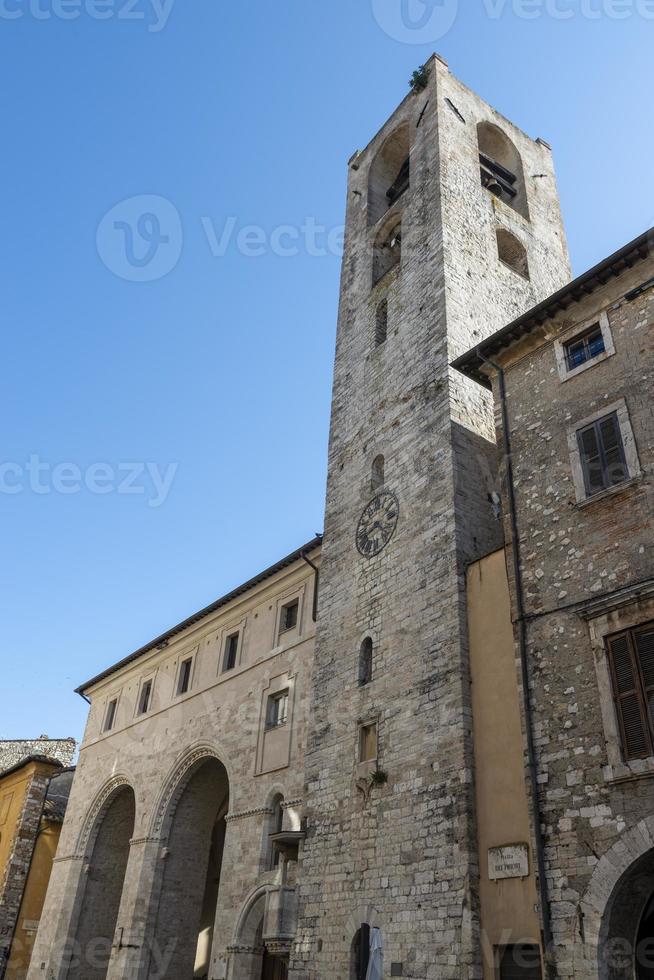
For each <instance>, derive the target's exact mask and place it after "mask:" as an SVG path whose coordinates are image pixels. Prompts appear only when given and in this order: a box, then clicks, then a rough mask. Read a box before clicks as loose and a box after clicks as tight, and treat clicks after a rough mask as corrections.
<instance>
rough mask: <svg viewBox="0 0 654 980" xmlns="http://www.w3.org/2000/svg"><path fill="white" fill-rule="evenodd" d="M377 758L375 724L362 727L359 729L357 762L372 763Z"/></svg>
mask: <svg viewBox="0 0 654 980" xmlns="http://www.w3.org/2000/svg"><path fill="white" fill-rule="evenodd" d="M376 758H377V723H376V722H373V723H372V724H370V725H362V726H361V728H360V729H359V762H372V761H373V760H374V759H376Z"/></svg>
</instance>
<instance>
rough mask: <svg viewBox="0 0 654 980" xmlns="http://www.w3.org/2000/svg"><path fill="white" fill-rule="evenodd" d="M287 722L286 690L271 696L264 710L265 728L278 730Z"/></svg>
mask: <svg viewBox="0 0 654 980" xmlns="http://www.w3.org/2000/svg"><path fill="white" fill-rule="evenodd" d="M287 721H288V690H286V691H280V692H279V693H278V694H272V695H271V696H270V697H269V698H268V705H267V708H266V728H279V727H280V726H281V725H285V724H286V722H287Z"/></svg>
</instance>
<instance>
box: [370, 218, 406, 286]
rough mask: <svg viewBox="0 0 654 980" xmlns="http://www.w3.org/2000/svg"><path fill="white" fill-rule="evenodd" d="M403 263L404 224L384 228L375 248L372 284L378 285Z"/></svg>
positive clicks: (399, 223)
mask: <svg viewBox="0 0 654 980" xmlns="http://www.w3.org/2000/svg"><path fill="white" fill-rule="evenodd" d="M401 261H402V223H401V222H397V223H396V224H394V225H393V226H392V227H391V229H390V231H389V230H388V225H386V226H385V228H382V230H381V231H380V233H379V235H378V236H377V240H376V241H375V244H374V248H373V259H372V284H373V286H374V285H376V284H377V283H378V282H379V281H380V280H381V279H383V278H384V276H385V275H386V274H387V273H388V272H390V271H391V269H394V268H395V266H396V265H399V264H400V262H401Z"/></svg>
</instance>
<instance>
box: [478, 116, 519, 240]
mask: <svg viewBox="0 0 654 980" xmlns="http://www.w3.org/2000/svg"><path fill="white" fill-rule="evenodd" d="M477 142H478V144H479V162H480V165H481V182H482V186H483V187H486V188H487V189H488V190H490V191H491V192H492V193H493V194H494V195H495V196H496V197H497V198H499V199H500V200H501V201H503V203H504V204H506V205H508V207H510V208H513V210H514V211H517V212H518V213H519V214H521V215H522V216H523V218H526V219H527V220H529V203H528V200H527V187H526V184H525V173H524V167H523V163H522V157H521V155H520V151H519V150H518V148H517V146H516V145H515V143H514V142H513V140H511V139H510V138H509V137H508V136H507V134H506V133H505V132H504V130H503V129H500V127H499V126H496V125H495V124H494V123H490V122H481V123H479V125H478V126H477Z"/></svg>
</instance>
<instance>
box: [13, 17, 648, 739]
mask: <svg viewBox="0 0 654 980" xmlns="http://www.w3.org/2000/svg"><path fill="white" fill-rule="evenodd" d="M403 2H405V3H407V4H408V7H407V10H408V12H409V16H410V17H413V18H414V20H413V21H406V18H405V21H404V22H402V21H401V20H400V19H399V8H400V3H401V0H330V2H329V3H324V2H323V3H318V2H316V0H301V2H300V0H276V2H275V3H271V2H264V0H239V2H238V3H227V2H220V0H165V2H164V0H160V2H159V3H155V0H129V4H128V2H127V0H0V50H1V57H0V73H1V76H2V78H1V84H0V99H1V101H2V114H1V118H2V130H3V132H2V153H1V154H0V186H1V187H2V218H1V220H0V251H1V259H2V268H3V270H4V277H3V280H4V285H3V297H2V300H3V301H2V319H3V321H4V323H3V357H2V366H3V371H2V388H1V398H2V450H1V454H0V455H1V456H2V459H1V460H0V463H1V464H2V470H1V473H2V479H1V480H0V482H1V483H2V492H0V508H1V511H2V529H3V530H2V537H3V555H4V561H3V562H2V566H1V568H2V572H1V574H2V580H1V583H0V588H1V595H2V648H3V658H4V669H3V682H4V683H3V695H4V696H3V698H2V712H1V714H0V737H5V738H6V737H14V738H17V737H33V736H36V735H39V734H40V733H42V732H45V733H48V734H49V735H51V736H66V735H74V736H76V737H80V736H81V733H82V730H83V724H84V719H85V716H86V705H85V704H84V702H83V701H82V700H81V699H80V698H79V697H78V696H77V695H75V694H74V693H73V688H74V687H75V686H76V685H77V684H79V683H80V682H81V681H83V680H85V679H87V678H88V677H90V676H92V675H93V674H95V673H96V672H98V671H99V670H100V669H102V668H103V667H104V666H106V665H108V664H109V663H112V662H113V661H115V660H117V659H119V658H120V657H122V656H124V655H125V654H127V653H129V652H130V651H132V650H133V649H135V648H137V647H138V646H140V645H141V644H142V643H144V642H146V641H147V640H149V639H151V638H152V637H153V636H155V635H157V634H158V633H160V632H161V631H162V630H163V629H165V628H166V627H168V626H170V625H172V624H173V623H175V622H177V621H179V620H180V619H181V618H183V617H185V616H186V615H188V614H189V613H191V612H193V611H194V610H196V609H198V608H200V607H202V606H203V605H205V604H206V603H208V602H209V601H211V600H212V599H214V598H216V597H217V596H219V595H221V594H222V593H224V592H225V591H227V590H228V589H230V588H231V587H233V586H235V585H237V584H238V583H239V582H241V581H242V580H244V579H246V578H247V577H249V576H250V575H252V574H254V573H256V572H257V571H258V570H260V569H261V568H264V567H266V566H267V565H268V564H270V563H272V562H273V561H275V560H276V559H277V558H279V557H281V556H282V555H284V554H286V553H287V552H289V551H291V550H292V549H294V548H295V547H297V546H299V545H300V544H302V543H303V542H305V541H306V540H308V539H310V538H311V537H312V536H313V533H314V531H316V530H320V529H321V527H322V514H323V496H324V482H325V458H326V444H327V429H328V414H329V397H330V383H331V360H332V349H333V343H334V333H335V323H336V307H337V293H338V275H339V259H338V256H337V254H336V253H337V249H336V248H335V247H333V246H334V241H332V242H331V243H327V240H326V233H322V232H320V231H319V230H314V233H313V234H314V235H315V242H314V245H315V247H313V246H312V247H310V248H309V249H307V247H306V246H305V245H302V247H300V248H299V254H296V255H294V256H290V255H280V254H276V253H278V252H279V251H280V248H279V246H280V245H281V247H282V248H289V246H291V245H293V242H291V240H290V239H289V238H288V236H286V237H284V228H282V231H281V233H278V234H279V235H280V237H278V239H277V244H275V239H274V238H273V239H272V241H271V235H272V233H273V232H274V231H275V229H280V227H281V226H291V227H292V228H299V227H302V226H305V227H307V221H309V222H313V226H314V229H315V227H316V226H318V229H319V228H320V227H323V228H325V229H336V232H334V234H335V235H336V234H337V229H338V226H339V225H340V224H341V223H342V220H343V211H344V190H345V179H346V164H347V160H348V159H349V157H350V156H351V154H352V153H353V151H354V150H355V149H357V148H358V147H361V146H364V145H365V144H366V143H367V142H368V140H369V139H370V137H371V136H372V135H373V134H374V132H375V131H376V130H377V129H378V128H379V126H380V125H381V123H382V122H383V121H384V120H385V118H386V117H387V116H388V115H389V114H390V112H391V111H392V110H393V108H394V106H395V105H396V104H397V103H398V102H399V101H400V100H401V99H402V98H403V97H404V94H405V92H406V91H407V79H408V78H409V76H410V74H411V72H412V70H413V69H414V68H416V67H417V66H418V65H419V64H421V63H422V62H424V61H425V60H426V58H427V57H428V56H429V54H430V53H431V52H432V51H433V50H437V51H439V52H440V53H441V54H442V55H444V56H445V57H446V58H447V59H448V61H449V63H450V67H451V69H452V71H453V72H455V73H456V74H457V75H458V76H459V77H460V78H462V79H463V80H464V81H465V82H466V83H467V84H468V85H470V86H471V87H472V88H474V89H475V90H476V91H478V92H479V93H480V94H482V95H483V96H484V97H485V98H486V99H487V100H488V101H489V102H491V104H493V105H495V106H496V107H497V108H498V109H499V110H500V111H501V112H503V113H504V114H505V115H507V116H509V117H510V118H512V119H513V120H515V122H516V123H517V124H519V125H520V126H521V127H522V128H523V129H525V130H526V131H527V132H529V133H530V134H531V135H533V136H542V137H543V138H545V139H547V140H548V141H549V142H551V143H552V145H553V148H554V152H555V160H556V165H557V171H558V176H559V182H560V190H561V196H562V201H563V209H564V215H565V218H566V224H567V230H568V235H569V240H570V248H571V253H572V259H573V264H574V269H575V272H577V273H579V272H582V271H583V270H584V269H585V268H587V267H588V266H590V265H592V264H593V263H594V262H596V261H598V260H599V259H601V258H603V257H604V256H605V255H607V254H609V253H610V252H611V251H613V250H614V249H616V248H617V247H619V246H620V245H622V244H624V243H626V242H627V241H628V240H630V239H631V238H633V237H635V236H636V235H637V234H638V233H640V232H641V231H643V230H644V229H645V228H646V227H648V226H649V225H651V224H654V220H653V216H654V205H653V204H652V194H651V170H652V159H653V158H654V129H653V127H652V125H651V92H652V90H653V87H654V86H653V84H652V83H653V77H652V76H653V75H654V62H653V60H652V57H651V48H652V37H653V33H654V3H652V2H651V0H633V2H631V0H583V2H582V0H579V2H574V0H542V2H541V0H528V2H527V0H506V2H504V0H461V2H460V4H459V7H458V8H457V6H456V0H440V2H439V0H435V2H436V6H433V7H430V8H425V7H423V4H422V0H403ZM433 2H434V0H432V3H433ZM162 3H163V6H162ZM570 14H571V16H569V15H570ZM421 15H424V16H422V20H421ZM100 16H102V19H100ZM451 18H454V22H453V24H452V26H451V27H450V28H449V30H446V28H447V26H448V23H449V19H451ZM422 21H424V22H425V23H424V24H422ZM403 23H408V24H409V27H410V29H404V28H403ZM421 24H422V26H421ZM438 35H443V36H438ZM414 41H420V42H421V43H412V42H414ZM134 197H136V198H139V201H137V202H136V204H134V203H131V204H130V203H128V204H121V202H125V201H126V200H127V201H128V202H129V199H131V198H134ZM143 198H146V204H147V207H145V212H147V213H148V214H152V215H154V221H153V220H151V219H148V220H147V221H146V222H145V224H144V225H143V226H142V228H141V231H142V232H143V235H142V242H145V246H144V247H145V248H148V247H149V245H148V242H149V243H150V244H151V245H152V247H153V248H155V249H156V246H157V244H158V243H159V244H161V243H163V244H164V245H165V247H164V248H162V250H161V253H160V255H161V256H162V259H161V264H160V265H159V266H153V267H152V268H153V269H154V273H153V274H155V273H156V275H158V276H159V278H151V279H150V281H139V279H141V280H142V279H144V278H145V279H147V277H148V275H149V274H150V272H151V271H152V270H151V269H150V267H149V266H147V264H144V259H145V258H147V254H144V253H143V252H141V253H137V244H138V242H137V241H136V240H134V241H133V242H132V243H131V244H132V248H133V252H134V255H135V256H136V263H135V264H134V263H133V264H131V265H130V264H126V263H125V261H124V255H125V254H126V253H125V251H124V249H123V260H122V264H121V256H120V251H119V250H117V246H116V240H117V239H116V236H118V239H120V236H121V235H122V234H124V235H125V236H127V235H128V234H129V231H128V230H127V224H129V221H130V215H131V214H133V213H135V212H134V209H135V208H136V210H137V211H138V209H139V207H140V210H141V212H143V211H144V207H143V206H141V205H143V200H141V199H143ZM161 198H163V199H164V203H162V202H161V200H160V199H161ZM166 202H167V203H166ZM116 205H119V207H118V209H117V210H115V211H112V214H111V215H110V216H109V218H106V219H105V220H104V221H103V219H104V218H105V215H107V213H108V212H109V211H111V209H113V208H115V206H116ZM161 208H164V210H163V211H161V210H160V209H161ZM130 209H131V210H130ZM166 209H167V210H166ZM158 217H161V220H160V221H159V224H157V219H158ZM121 221H123V222H126V224H124V225H123V226H122V228H123V229H124V231H123V230H121V227H120V222H121ZM115 222H118V226H119V227H118V228H116V226H115V224H114V223H115ZM247 226H256V227H257V228H258V229H260V231H258V232H256V233H253V232H252V231H251V230H250V231H248V230H247ZM112 229H113V231H112ZM308 234H309V233H308V232H307V233H305V239H306V235H308ZM112 235H113V237H112ZM162 236H163V238H162ZM166 238H167V240H166V241H164V239H166ZM221 239H222V243H221ZM122 240H123V241H124V243H125V247H126V246H127V244H128V243H127V237H125V238H124V239H122ZM296 251H297V249H296ZM308 252H312V253H314V252H315V253H318V254H308ZM139 258H140V259H141V260H142V261H141V265H139V264H138V260H139ZM156 262H159V254H158V255H157V259H156ZM125 275H127V276H128V278H125ZM145 464H148V465H149V468H147V467H146V465H145ZM157 480H158V481H159V483H157V482H156V481H157ZM119 489H121V491H122V492H118V490H119ZM127 490H130V491H131V492H126V491H127ZM11 491H15V492H11ZM64 491H65V492H64ZM135 491H141V492H135ZM154 505H157V506H154Z"/></svg>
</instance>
